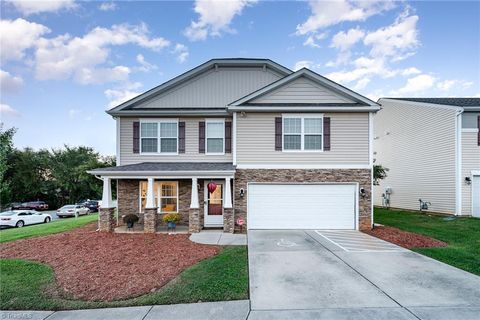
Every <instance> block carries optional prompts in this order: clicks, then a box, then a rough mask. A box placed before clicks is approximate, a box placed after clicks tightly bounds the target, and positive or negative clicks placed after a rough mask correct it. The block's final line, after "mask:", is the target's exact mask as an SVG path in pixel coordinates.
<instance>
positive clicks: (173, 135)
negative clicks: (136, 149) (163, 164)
mask: <svg viewBox="0 0 480 320" xmlns="http://www.w3.org/2000/svg"><path fill="white" fill-rule="evenodd" d="M140 152H141V153H170V154H172V153H173V154H176V153H177V152H178V121H177V120H159V121H142V122H140Z"/></svg>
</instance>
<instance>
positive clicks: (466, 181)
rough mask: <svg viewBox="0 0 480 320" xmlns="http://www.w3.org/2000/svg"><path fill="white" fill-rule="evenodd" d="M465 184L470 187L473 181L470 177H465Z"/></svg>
mask: <svg viewBox="0 0 480 320" xmlns="http://www.w3.org/2000/svg"><path fill="white" fill-rule="evenodd" d="M465 183H466V184H468V185H471V184H472V179H471V178H470V177H465Z"/></svg>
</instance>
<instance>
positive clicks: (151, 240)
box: [0, 223, 220, 301]
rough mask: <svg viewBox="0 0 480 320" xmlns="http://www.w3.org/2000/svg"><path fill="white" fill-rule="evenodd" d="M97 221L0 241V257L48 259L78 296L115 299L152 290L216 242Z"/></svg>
mask: <svg viewBox="0 0 480 320" xmlns="http://www.w3.org/2000/svg"><path fill="white" fill-rule="evenodd" d="M95 229H96V223H93V224H89V225H87V226H85V227H82V228H79V229H76V230H74V231H70V232H65V233H60V234H55V235H50V236H45V237H37V238H30V239H24V240H18V241H13V242H8V243H3V244H0V258H15V259H26V260H33V261H38V262H42V263H46V264H48V265H50V266H51V267H52V268H53V270H54V271H55V277H56V280H57V284H58V285H59V286H60V287H61V288H62V289H63V290H64V291H65V292H66V293H67V294H68V296H70V297H71V296H73V297H74V298H76V299H82V300H103V301H111V300H119V299H125V298H129V297H134V296H138V295H142V294H145V293H149V292H151V291H154V290H157V289H158V288H160V287H162V286H163V285H165V284H166V283H167V282H169V281H171V280H172V279H174V278H175V277H176V276H177V275H178V274H180V272H182V271H183V270H185V269H186V268H187V267H189V266H192V265H194V264H196V263H197V262H199V261H200V260H203V259H205V258H208V257H211V256H214V255H216V254H217V253H218V252H219V250H220V249H219V247H216V246H209V245H202V244H197V243H193V242H191V241H190V240H188V235H187V234H177V235H167V234H155V235H148V234H111V233H100V232H96V231H95Z"/></svg>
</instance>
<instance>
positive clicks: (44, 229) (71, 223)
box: [0, 214, 98, 243]
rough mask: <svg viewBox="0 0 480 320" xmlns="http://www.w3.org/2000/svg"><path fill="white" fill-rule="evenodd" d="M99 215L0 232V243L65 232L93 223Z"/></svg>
mask: <svg viewBox="0 0 480 320" xmlns="http://www.w3.org/2000/svg"><path fill="white" fill-rule="evenodd" d="M97 219H98V214H92V215H87V216H81V217H78V218H76V219H75V218H66V219H61V220H55V221H52V222H50V223H43V224H37V225H30V226H25V227H23V228H12V229H7V230H2V231H0V243H1V242H7V241H13V240H18V239H24V238H31V237H38V236H45V235H49V234H53V233H59V232H65V231H68V230H72V229H75V228H78V227H82V226H84V225H86V224H87V223H90V222H92V221H97Z"/></svg>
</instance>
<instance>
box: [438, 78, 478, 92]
mask: <svg viewBox="0 0 480 320" xmlns="http://www.w3.org/2000/svg"><path fill="white" fill-rule="evenodd" d="M472 85H473V82H472V81H466V80H456V79H451V80H448V79H447V80H443V81H440V82H438V83H437V88H438V89H439V90H440V91H444V92H447V91H450V90H451V89H452V88H454V87H456V88H458V89H459V90H465V89H468V88H470V87H471V86H472Z"/></svg>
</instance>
